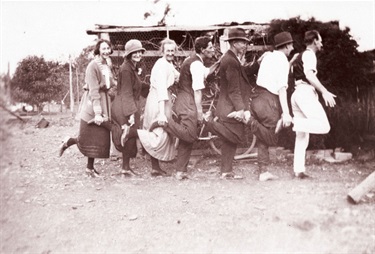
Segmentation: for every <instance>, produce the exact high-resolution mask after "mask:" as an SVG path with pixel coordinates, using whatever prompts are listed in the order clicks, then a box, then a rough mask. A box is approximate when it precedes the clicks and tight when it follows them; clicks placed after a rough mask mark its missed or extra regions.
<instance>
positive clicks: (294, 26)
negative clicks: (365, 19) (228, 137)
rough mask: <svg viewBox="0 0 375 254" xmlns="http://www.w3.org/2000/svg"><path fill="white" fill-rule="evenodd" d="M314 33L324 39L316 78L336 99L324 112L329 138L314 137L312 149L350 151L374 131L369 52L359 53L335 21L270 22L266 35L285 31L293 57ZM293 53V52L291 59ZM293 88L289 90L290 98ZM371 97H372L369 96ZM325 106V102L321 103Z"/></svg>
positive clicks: (286, 142)
mask: <svg viewBox="0 0 375 254" xmlns="http://www.w3.org/2000/svg"><path fill="white" fill-rule="evenodd" d="M312 29H315V30H317V31H319V33H320V34H321V36H322V39H323V49H324V50H323V51H322V52H320V53H318V55H317V57H318V66H317V68H318V77H319V80H320V81H321V82H322V83H323V85H324V86H325V87H326V88H327V89H328V90H329V91H331V92H332V93H334V94H336V95H337V98H336V102H337V105H336V106H335V107H334V108H328V107H327V108H326V111H327V115H328V118H329V120H330V123H331V131H330V133H329V134H328V135H317V136H314V135H312V136H313V139H312V140H311V141H312V142H310V147H312V148H324V147H329V148H335V147H344V148H349V147H350V146H351V145H353V144H356V143H358V141H359V140H360V139H361V136H363V134H364V133H365V132H370V131H373V130H374V128H373V127H371V126H369V118H371V116H369V115H366V112H369V110H370V105H369V104H368V101H369V99H368V97H367V95H368V94H369V91H371V89H374V86H375V83H374V82H373V80H371V78H370V75H369V73H370V72H371V69H372V68H373V58H374V57H373V55H371V53H370V52H364V53H360V52H358V50H357V48H358V44H357V42H356V41H355V40H354V39H353V37H352V36H351V35H350V29H349V28H348V27H346V28H344V29H343V30H341V29H340V27H339V22H338V21H331V22H325V23H323V22H320V21H316V20H315V19H314V18H311V19H309V20H301V19H300V18H299V17H296V18H291V19H289V20H272V21H271V23H270V27H269V31H268V35H269V37H270V38H273V36H274V35H275V34H277V33H279V32H281V31H288V32H290V33H291V34H292V36H293V39H294V48H295V53H297V52H302V51H303V50H304V49H305V46H304V44H303V37H304V34H305V32H306V31H308V30H312ZM293 54H294V53H293V52H292V54H291V57H292V55H293ZM293 89H294V86H293V85H292V84H290V86H289V89H288V91H289V96H290V95H291V93H292V91H293ZM370 94H371V93H370ZM322 105H324V102H322ZM289 134H290V135H283V137H282V139H284V144H283V145H284V146H285V147H292V146H293V144H292V142H293V140H294V138H293V137H292V136H291V135H293V133H291V131H290V132H289Z"/></svg>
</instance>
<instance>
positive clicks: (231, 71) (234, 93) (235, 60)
mask: <svg viewBox="0 0 375 254" xmlns="http://www.w3.org/2000/svg"><path fill="white" fill-rule="evenodd" d="M226 40H227V41H228V42H229V44H230V48H229V50H228V51H227V52H226V53H225V54H224V55H223V57H222V58H221V64H220V71H219V77H220V95H219V100H218V104H217V108H216V116H217V120H216V121H210V122H208V127H209V128H210V129H211V131H212V132H214V133H215V134H216V135H218V136H219V137H220V138H221V139H222V141H223V144H222V146H221V177H222V178H229V179H241V178H242V176H240V175H236V174H234V173H233V168H232V163H233V159H234V156H235V153H236V149H237V146H238V144H239V143H241V141H242V140H243V137H244V136H245V129H244V124H243V123H241V122H239V121H241V120H242V119H243V118H244V112H245V111H248V110H249V95H250V88H249V86H250V85H249V80H248V78H247V75H246V73H245V72H244V70H243V68H242V66H241V62H240V59H241V58H242V57H243V56H244V54H245V53H246V48H247V43H248V42H249V39H248V38H247V36H246V33H245V30H244V29H242V28H230V29H229V31H228V37H227V38H226ZM233 111H235V112H236V113H235V116H234V118H228V117H227V115H228V114H229V113H231V112H233Z"/></svg>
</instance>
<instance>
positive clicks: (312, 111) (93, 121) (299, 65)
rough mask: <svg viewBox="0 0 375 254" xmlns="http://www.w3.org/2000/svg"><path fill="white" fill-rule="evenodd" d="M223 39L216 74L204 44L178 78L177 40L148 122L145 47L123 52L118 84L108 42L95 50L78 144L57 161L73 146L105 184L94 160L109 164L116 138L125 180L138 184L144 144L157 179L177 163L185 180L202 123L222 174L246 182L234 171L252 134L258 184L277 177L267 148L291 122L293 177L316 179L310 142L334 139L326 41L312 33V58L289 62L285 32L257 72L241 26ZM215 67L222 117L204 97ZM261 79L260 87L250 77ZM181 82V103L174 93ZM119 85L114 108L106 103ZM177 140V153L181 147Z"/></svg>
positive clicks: (153, 92) (155, 71)
mask: <svg viewBox="0 0 375 254" xmlns="http://www.w3.org/2000/svg"><path fill="white" fill-rule="evenodd" d="M226 40H227V41H228V43H229V45H230V46H229V49H228V50H227V52H225V54H224V55H223V56H222V57H221V59H220V60H219V61H217V62H215V63H214V64H213V65H212V66H211V67H209V68H208V67H205V65H204V63H205V62H206V61H207V60H209V59H212V58H213V56H214V52H215V51H214V46H213V44H212V41H211V38H210V37H207V36H202V37H198V38H196V40H195V43H194V50H195V54H193V55H192V56H190V57H188V58H186V59H185V60H184V62H183V63H182V66H181V68H180V70H179V71H177V70H176V68H175V67H174V65H173V60H174V55H175V53H176V50H177V45H176V43H175V41H173V40H171V39H168V38H166V39H164V40H163V41H162V42H161V47H160V49H161V53H162V57H161V58H159V59H158V60H157V61H156V63H155V65H154V66H153V68H152V70H151V78H150V87H149V93H148V95H147V99H146V104H145V109H144V114H143V121H142V126H141V120H140V110H141V109H140V106H141V105H140V96H141V91H142V86H143V84H142V81H141V79H140V77H139V73H140V72H141V71H142V70H141V68H140V65H139V64H140V62H141V59H142V56H143V53H144V52H145V49H144V48H143V46H142V43H141V42H140V41H139V40H135V39H133V40H129V41H128V42H127V43H126V44H125V59H124V62H123V64H122V65H121V67H120V70H119V74H118V77H117V80H116V79H115V78H114V75H113V70H112V64H111V61H110V58H109V56H110V55H111V53H112V45H111V43H110V42H109V41H107V40H103V39H101V40H99V41H98V42H97V44H96V47H95V50H94V55H95V58H94V60H92V61H91V62H90V64H89V65H88V67H87V70H86V77H85V81H86V85H85V88H84V89H85V93H84V95H83V97H82V100H81V106H80V119H81V120H80V130H79V135H78V137H77V138H70V139H69V140H67V141H66V142H64V143H63V144H62V146H61V148H60V156H62V154H63V153H64V151H65V150H66V149H67V148H68V147H70V146H71V145H74V144H77V146H78V148H79V150H80V151H81V153H82V154H83V155H85V156H86V157H87V158H88V161H87V167H86V173H87V174H89V175H90V176H98V175H99V172H97V170H96V169H95V168H94V159H95V158H109V153H110V145H111V139H112V142H113V144H114V146H115V147H116V149H117V150H119V151H120V152H122V158H123V163H122V170H121V174H123V175H125V176H128V177H131V176H134V175H135V172H134V171H133V170H132V169H131V168H130V165H129V162H130V159H131V158H134V157H135V156H136V154H137V151H138V149H137V142H136V141H137V139H138V140H139V141H140V144H141V145H142V147H143V150H144V151H145V152H147V154H148V155H149V156H150V159H151V168H152V169H151V175H152V176H166V175H167V173H166V172H165V171H164V170H162V169H161V167H160V164H159V162H160V161H171V160H173V159H175V158H176V162H175V164H174V165H175V171H176V174H175V177H176V178H177V179H179V180H183V179H188V178H189V174H188V170H187V167H188V162H189V159H190V156H191V152H192V148H193V144H194V142H195V141H197V140H198V132H199V131H198V124H199V123H202V122H204V124H205V125H206V126H207V127H208V129H209V130H210V131H211V132H213V133H214V134H216V135H218V136H219V137H220V138H221V139H222V141H223V142H222V147H221V154H222V155H221V166H220V176H221V178H225V179H241V178H243V177H242V176H241V175H237V174H235V173H234V171H233V167H232V164H233V159H234V156H235V152H236V149H237V146H238V145H239V144H240V143H241V141H242V140H243V137H244V135H245V128H249V129H250V131H251V133H253V134H254V135H255V136H256V137H257V147H258V167H259V170H258V172H259V180H260V181H267V180H274V179H277V178H278V177H277V176H275V175H273V174H271V173H270V172H269V171H268V167H269V162H270V158H269V153H268V148H269V147H270V146H274V145H276V144H277V141H278V135H279V131H280V129H281V128H283V127H284V128H285V127H288V126H290V125H292V124H293V130H294V131H295V132H296V141H295V151H294V173H295V176H296V177H298V178H301V179H304V178H308V177H310V176H309V175H308V174H307V173H306V172H305V171H306V170H305V153H306V149H307V146H308V143H309V134H310V133H316V134H323V133H328V131H329V129H330V125H329V122H328V119H327V116H326V113H325V111H324V108H323V106H322V105H321V104H320V103H319V100H318V93H317V92H321V94H322V96H323V99H324V101H325V103H326V105H328V106H330V107H333V106H334V105H335V99H334V97H335V95H334V94H332V93H330V92H329V91H328V90H327V89H326V88H325V87H324V86H323V85H322V84H321V82H320V81H319V79H318V78H317V76H316V74H317V68H316V65H317V59H316V52H318V51H320V50H321V49H322V45H323V44H322V38H321V36H320V34H319V33H318V32H317V31H315V30H312V31H307V32H306V33H305V43H306V50H305V51H304V52H302V53H300V54H298V55H296V56H295V57H293V59H292V60H291V61H288V56H289V55H290V53H291V51H292V50H293V38H292V36H291V34H290V33H288V32H281V33H279V34H277V35H275V37H274V42H275V45H274V46H275V50H274V51H272V52H266V53H265V54H263V55H262V56H261V57H260V58H259V60H258V61H256V62H255V63H254V64H251V65H248V64H247V65H246V64H243V61H242V60H243V58H244V56H245V53H246V49H247V44H248V42H249V39H248V38H247V36H246V33H245V30H244V29H242V28H230V29H229V31H228V36H227V38H226ZM217 68H219V69H218V76H219V87H220V94H219V98H218V103H217V107H216V111H215V118H214V117H213V115H212V112H210V111H208V112H203V109H202V90H203V89H204V88H205V79H206V78H207V77H208V76H209V75H210V74H212V73H213V72H214V71H215V70H217ZM290 72H293V75H294V78H295V84H296V89H295V91H294V93H293V95H292V98H291V104H292V112H293V115H294V117H292V116H291V114H290V110H289V107H288V101H287V88H288V76H289V73H290ZM254 75H256V76H257V81H256V86H255V87H253V86H252V85H251V84H250V82H249V79H250V77H253V76H254ZM174 84H176V86H177V94H176V98H174V97H173V96H172V93H171V89H170V88H171V87H172V86H173V85H174ZM113 86H117V93H116V95H115V98H114V99H113V101H112V100H111V99H110V97H109V95H108V91H109V90H110V89H111V87H113ZM177 139H178V146H176V140H177Z"/></svg>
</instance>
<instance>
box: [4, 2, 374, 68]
mask: <svg viewBox="0 0 375 254" xmlns="http://www.w3.org/2000/svg"><path fill="white" fill-rule="evenodd" d="M166 1H167V0H162V1H161V2H160V3H159V4H158V5H157V6H160V8H161V9H163V6H164V4H165V2H166ZM168 2H169V3H170V4H171V7H172V11H173V13H174V15H175V18H174V19H172V20H169V21H168V22H169V23H170V24H176V25H187V26H199V25H213V24H220V23H224V22H232V21H236V22H239V23H242V22H246V21H250V22H256V23H268V22H270V21H271V20H272V19H288V18H292V17H296V16H301V18H302V19H308V18H310V17H314V18H315V19H316V20H318V21H322V22H327V21H332V20H338V21H339V22H340V27H341V28H344V27H349V28H350V30H351V33H350V34H351V35H352V36H353V37H354V39H355V40H356V41H357V43H358V44H359V48H358V50H359V51H364V50H371V49H375V1H374V0H364V1H360V0H359V1H302V0H300V1H253V0H250V1H249V0H242V1H241V0H231V1H214V0H206V1H204V0H201V1H199V0H198V1H183V0H169V1H168ZM151 3H152V0H134V1H129V0H127V1H106V0H105V1H78V2H77V1H74V2H73V1H22V2H21V1H3V0H1V13H0V14H1V18H0V19H1V23H0V24H1V25H0V26H1V33H0V40H1V44H0V45H1V48H0V57H1V68H0V73H6V72H7V70H8V62H9V63H10V72H11V74H12V73H13V72H14V70H15V69H16V67H17V63H18V62H19V61H21V60H22V59H23V58H25V57H26V56H29V55H36V56H44V57H45V59H46V60H61V61H67V59H68V56H69V54H71V55H73V56H77V55H79V53H80V52H81V50H82V49H83V48H85V47H87V46H88V45H92V44H93V42H94V39H95V36H94V35H87V33H86V30H87V29H93V28H94V26H95V24H111V25H125V26H126V25H141V26H142V25H155V24H156V22H154V21H155V20H158V19H159V18H158V17H155V18H154V19H149V20H148V21H146V22H145V21H144V20H143V14H144V13H145V12H146V11H149V10H151V8H152V4H151ZM157 6H156V7H155V8H158V7H157ZM153 22H154V23H153Z"/></svg>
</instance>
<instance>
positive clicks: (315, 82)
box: [305, 70, 336, 107]
mask: <svg viewBox="0 0 375 254" xmlns="http://www.w3.org/2000/svg"><path fill="white" fill-rule="evenodd" d="M305 75H306V79H307V80H308V81H309V83H310V84H311V85H312V86H313V87H315V89H316V90H318V91H319V92H321V93H322V96H323V99H324V101H325V103H326V106H330V107H334V106H335V105H336V101H335V97H336V95H334V94H333V93H331V92H329V91H328V90H327V89H326V88H325V87H324V86H323V84H322V83H321V82H320V81H319V79H318V77H317V76H316V75H315V72H314V71H313V70H309V71H307V72H306V73H305Z"/></svg>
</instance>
